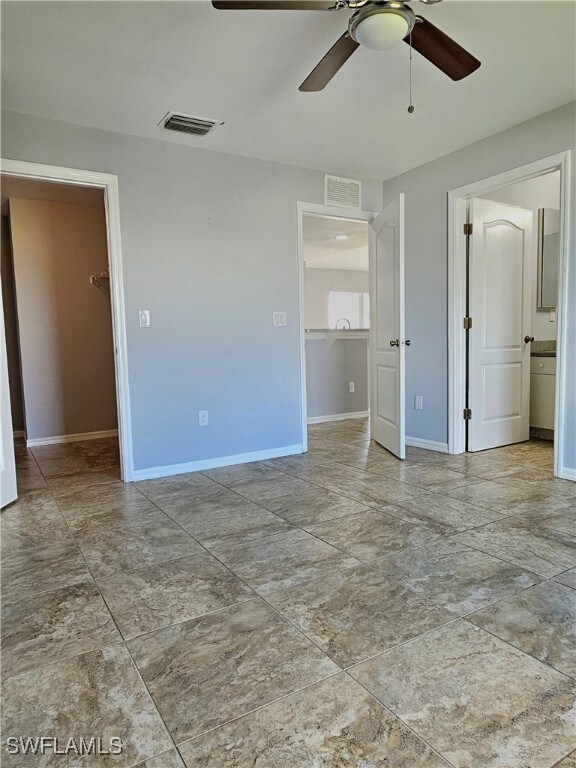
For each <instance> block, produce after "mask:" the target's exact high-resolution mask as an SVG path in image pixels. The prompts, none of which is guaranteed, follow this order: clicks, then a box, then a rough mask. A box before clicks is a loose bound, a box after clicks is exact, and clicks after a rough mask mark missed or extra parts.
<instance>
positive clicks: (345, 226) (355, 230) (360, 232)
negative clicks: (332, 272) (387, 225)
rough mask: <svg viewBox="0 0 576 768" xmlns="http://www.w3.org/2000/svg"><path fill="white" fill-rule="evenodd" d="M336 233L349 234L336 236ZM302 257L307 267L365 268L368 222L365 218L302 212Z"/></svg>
mask: <svg viewBox="0 0 576 768" xmlns="http://www.w3.org/2000/svg"><path fill="white" fill-rule="evenodd" d="M336 235H348V239H347V240H336ZM302 240H303V246H304V261H305V263H306V267H307V268H308V269H345V270H351V271H353V272H368V224H367V223H366V222H365V221H350V220H346V219H331V218H329V217H327V216H310V215H305V216H304V226H303V238H302Z"/></svg>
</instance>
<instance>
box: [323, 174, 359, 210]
mask: <svg viewBox="0 0 576 768" xmlns="http://www.w3.org/2000/svg"><path fill="white" fill-rule="evenodd" d="M361 192H362V184H361V182H359V181H355V180H354V179H342V178H341V177H340V176H328V175H326V176H324V205H337V206H338V207H339V208H360V207H361V205H360V202H361Z"/></svg>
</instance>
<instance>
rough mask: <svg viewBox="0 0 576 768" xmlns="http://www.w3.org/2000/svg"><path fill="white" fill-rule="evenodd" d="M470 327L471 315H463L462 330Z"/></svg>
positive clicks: (467, 329)
mask: <svg viewBox="0 0 576 768" xmlns="http://www.w3.org/2000/svg"><path fill="white" fill-rule="evenodd" d="M470 328H472V318H471V317H465V318H464V330H465V331H469V330H470Z"/></svg>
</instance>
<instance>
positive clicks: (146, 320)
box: [138, 309, 151, 328]
mask: <svg viewBox="0 0 576 768" xmlns="http://www.w3.org/2000/svg"><path fill="white" fill-rule="evenodd" d="M138 322H139V323H140V328H150V324H151V321H150V310H149V309H139V310H138Z"/></svg>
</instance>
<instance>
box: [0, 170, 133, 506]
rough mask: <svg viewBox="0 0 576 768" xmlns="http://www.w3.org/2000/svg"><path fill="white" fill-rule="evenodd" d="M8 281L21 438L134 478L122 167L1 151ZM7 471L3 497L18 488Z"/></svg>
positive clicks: (46, 459) (15, 411) (42, 456)
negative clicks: (84, 167) (59, 163)
mask: <svg viewBox="0 0 576 768" xmlns="http://www.w3.org/2000/svg"><path fill="white" fill-rule="evenodd" d="M2 293H3V299H4V301H3V313H2V321H3V325H4V328H3V331H2V334H3V337H4V339H3V340H5V341H6V346H7V353H8V354H7V358H8V359H7V367H8V374H9V376H8V382H9V387H8V389H9V394H10V408H9V415H10V420H11V422H12V424H13V434H14V437H15V438H16V440H17V443H16V449H17V450H19V451H21V452H25V451H26V450H29V451H30V450H31V451H32V453H33V455H34V459H35V462H36V463H37V464H38V466H39V468H40V470H41V472H42V474H44V475H46V474H48V475H49V474H50V473H51V471H52V470H54V474H64V471H65V470H66V469H67V468H69V470H70V472H72V471H73V472H78V471H83V470H87V471H89V470H98V469H100V468H106V469H107V470H108V469H112V470H113V469H114V467H118V468H119V470H120V476H121V478H122V479H123V480H129V479H130V478H131V473H132V469H131V466H132V450H131V435H130V428H129V410H128V407H129V401H128V388H127V377H126V344H125V329H124V313H123V309H122V305H123V293H122V286H121V253H120V240H119V227H118V200H117V191H116V177H113V176H109V175H107V174H106V175H105V174H95V173H91V172H86V173H85V172H82V171H72V170H69V169H58V168H51V167H48V166H37V165H34V164H28V163H19V162H15V161H3V164H2ZM4 437H5V436H4V435H3V445H2V450H3V453H4V454H7V453H8V452H9V451H11V449H12V445H10V446H7V445H4V443H5V442H6V440H5V439H4ZM10 437H12V435H10ZM70 444H73V445H70ZM42 464H44V465H45V466H44V467H43V466H42ZM9 465H10V462H7V463H6V466H8V467H9ZM52 465H53V466H52ZM3 469H4V467H3ZM4 475H5V473H4V472H3V476H2V480H3V493H2V504H3V505H5V504H6V503H9V500H13V499H14V498H16V495H17V492H18V489H17V483H16V482H15V475H14V478H11V477H8V475H7V476H6V477H5V476H4ZM21 481H22V487H23V488H24V485H25V484H26V482H27V478H21ZM11 485H12V486H13V487H12V488H11V490H10V491H8V490H7V488H8V486H11Z"/></svg>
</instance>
